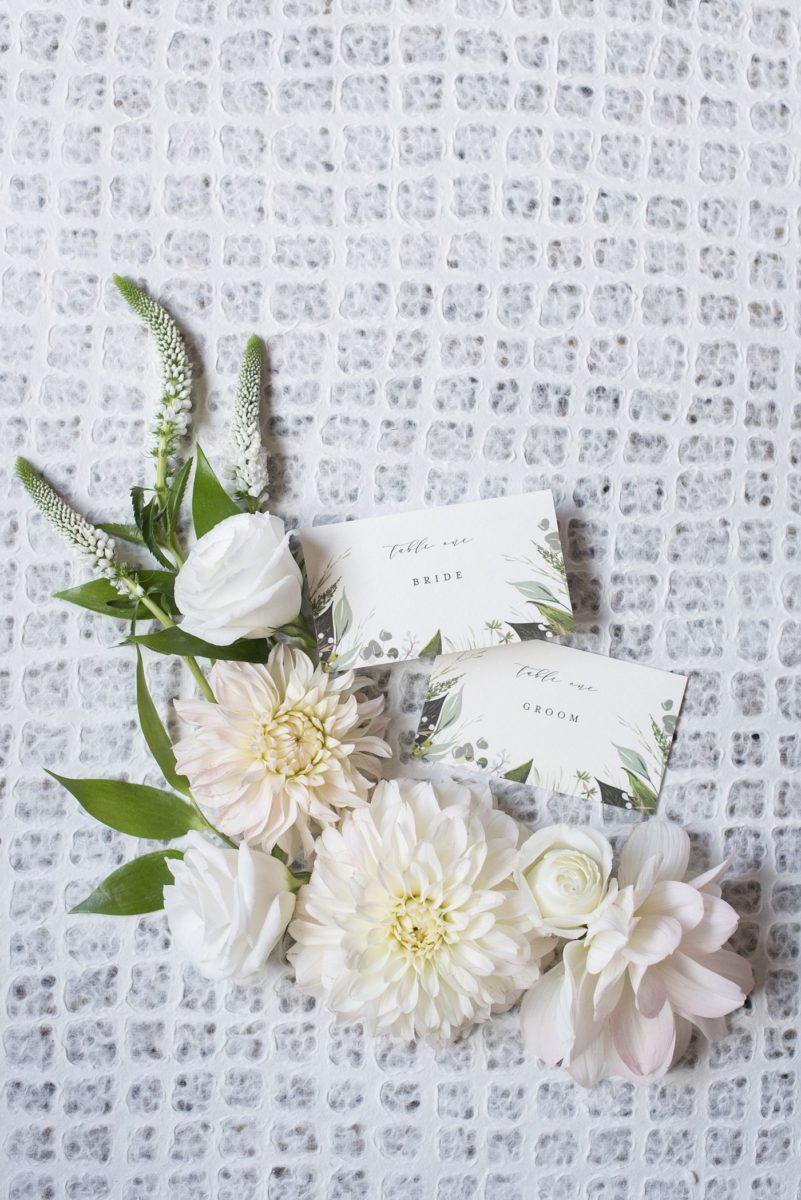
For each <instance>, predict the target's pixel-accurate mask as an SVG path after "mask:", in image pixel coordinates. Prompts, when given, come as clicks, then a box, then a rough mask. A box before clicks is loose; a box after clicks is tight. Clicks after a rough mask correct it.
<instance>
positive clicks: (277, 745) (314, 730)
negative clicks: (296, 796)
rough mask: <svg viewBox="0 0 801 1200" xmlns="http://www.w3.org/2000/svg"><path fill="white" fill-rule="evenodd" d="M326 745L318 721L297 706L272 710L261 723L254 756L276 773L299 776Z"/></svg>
mask: <svg viewBox="0 0 801 1200" xmlns="http://www.w3.org/2000/svg"><path fill="white" fill-rule="evenodd" d="M325 748H326V737H325V729H324V728H323V725H322V723H321V722H320V720H319V719H318V718H317V717H315V716H310V715H309V713H307V712H304V711H303V710H302V709H299V708H291V709H289V710H288V711H287V712H278V713H276V714H275V715H274V716H273V718H272V720H271V721H269V722H267V723H265V724H264V725H262V726H261V737H260V744H259V745H258V747H257V754H258V757H259V758H260V759H261V760H262V762H263V763H264V765H265V766H266V767H267V768H268V770H270V771H272V772H274V773H275V774H276V775H285V776H292V775H303V774H305V773H306V772H308V771H309V770H310V769H311V768H312V767H313V766H315V765H316V764H317V763H318V762H319V761H320V759H321V758H322V756H323V753H324V751H325Z"/></svg>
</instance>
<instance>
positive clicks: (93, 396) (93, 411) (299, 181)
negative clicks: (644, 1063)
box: [0, 0, 801, 1200]
mask: <svg viewBox="0 0 801 1200" xmlns="http://www.w3.org/2000/svg"><path fill="white" fill-rule="evenodd" d="M794 10H796V6H795V4H793V3H792V2H791V0H787V2H786V4H785V5H781V4H776V3H770V2H766V3H758V2H756V0H754V2H753V3H752V2H749V0H505V2H504V0H336V3H334V0H284V2H283V3H282V2H281V0H272V2H271V3H268V2H267V0H216V3H215V2H214V0H109V2H108V3H104V2H103V0H97V2H95V3H93V2H91V0H83V2H79V0H74V2H73V3H67V2H66V0H52V2H48V0H40V2H39V3H34V4H32V5H31V6H30V7H28V6H27V5H26V4H24V3H23V2H22V0H11V3H10V8H9V3H8V0H6V2H5V4H3V3H2V2H0V97H1V99H2V111H1V113H0V207H1V208H2V217H3V221H2V224H3V226H4V230H3V233H2V238H1V239H0V247H1V249H0V253H1V254H2V264H1V268H0V276H1V284H2V328H1V329H0V422H2V440H3V445H4V450H6V451H10V450H13V451H15V452H17V451H24V452H25V453H26V454H28V455H29V456H30V457H31V458H33V459H34V461H36V462H37V463H38V464H39V465H40V466H42V467H43V468H45V469H46V470H47V472H48V473H49V475H50V477H51V479H52V480H53V481H54V482H56V483H58V484H59V485H60V486H61V487H62V488H63V490H64V491H65V493H66V494H68V495H69V496H70V497H71V498H73V499H74V500H75V501H76V502H79V503H80V504H81V505H82V506H84V507H85V508H86V510H87V511H88V512H89V513H90V514H91V515H93V516H96V517H99V516H101V514H102V515H104V516H106V517H110V516H118V517H120V516H122V515H123V508H122V503H121V501H122V497H123V496H124V495H125V493H126V491H127V489H128V487H129V486H130V485H131V484H132V483H134V482H140V481H144V479H145V477H146V474H147V461H146V460H145V458H144V457H143V454H142V447H143V444H144V430H145V426H146V420H147V411H148V407H149V405H150V403H151V400H152V398H153V397H154V395H155V388H156V383H157V371H156V365H155V362H154V358H153V355H152V352H151V348H150V346H149V344H148V342H147V340H146V337H145V336H144V334H143V332H142V331H141V329H140V328H138V326H137V324H136V322H135V321H134V320H132V319H131V316H130V314H129V313H128V312H127V311H126V310H125V309H124V306H123V305H122V304H121V302H120V301H119V299H118V298H117V297H116V295H115V293H114V291H113V289H112V288H111V287H110V284H109V277H110V274H111V272H112V271H118V272H121V273H124V274H130V275H132V276H134V277H136V278H137V279H139V280H142V281H144V280H147V281H148V282H149V284H150V285H151V287H152V288H153V290H154V291H155V292H156V293H157V294H158V295H159V296H160V298H161V299H162V300H163V301H164V302H165V303H167V304H168V305H169V306H170V308H171V310H172V311H173V313H174V314H175V315H176V316H177V317H178V318H179V319H180V321H181V322H182V324H183V326H184V328H185V329H186V331H187V333H188V335H189V336H190V337H191V339H192V341H193V345H194V347H195V349H196V353H197V360H198V365H199V367H200V364H201V363H202V364H203V365H204V366H205V368H206V374H205V377H203V378H202V379H201V383H200V386H199V388H198V420H199V424H200V429H201V436H202V440H203V442H204V444H205V445H206V447H207V449H209V450H210V451H212V452H213V451H215V449H218V448H219V447H220V446H221V445H222V441H223V437H224V428H225V424H226V412H227V406H228V403H229V400H230V396H231V389H232V385H233V380H234V377H235V371H236V367H237V363H238V358H239V354H240V352H241V349H242V346H243V344H244V340H245V337H246V335H247V334H248V333H249V332H251V331H253V330H256V331H258V332H261V333H262V334H263V335H265V337H267V338H268V340H269V347H270V359H271V372H272V385H271V393H270V397H269V404H268V405H267V406H266V408H267V410H268V412H267V426H268V431H269V438H270V444H271V448H272V450H273V453H274V478H275V486H274V493H275V500H276V507H277V508H278V509H279V510H280V511H282V512H284V513H285V514H287V515H290V516H292V517H293V518H297V519H298V520H303V521H309V520H311V519H314V518H323V517H330V516H342V515H363V514H368V513H374V512H378V511H381V510H387V511H389V510H394V509H397V508H399V507H402V506H410V507H414V506H418V505H421V504H442V503H448V502H451V501H455V500H459V499H461V498H476V497H479V496H491V495H497V494H499V493H503V492H506V491H516V490H520V489H524V488H534V487H538V486H541V485H542V484H543V483H550V484H551V485H552V486H553V488H554V490H555V493H556V496H557V508H558V510H559V512H560V515H561V521H562V529H563V534H564V539H565V545H566V551H567V554H568V558H569V562H570V566H571V572H572V592H573V598H574V604H575V606H576V608H577V610H578V614H579V618H580V621H581V628H582V634H581V636H580V637H579V642H580V644H582V643H583V644H586V645H588V646H590V645H591V646H594V647H600V648H604V649H607V648H611V649H612V651H613V652H614V653H615V654H618V655H621V656H625V657H629V658H633V659H638V660H642V661H644V662H650V663H654V664H656V665H661V666H665V667H670V668H674V669H677V670H689V671H690V672H691V682H690V687H689V694H688V699H687V702H686V704H685V711H684V716H683V719H682V722H681V727H680V734H679V738H678V742H677V745H676V747H675V748H674V754H673V760H672V766H671V769H670V772H669V776H668V785H667V788H666V792H665V794H664V801H663V811H664V812H666V813H667V814H668V815H670V816H674V817H676V818H678V819H681V820H684V821H685V822H686V823H687V824H688V825H689V826H690V828H691V830H692V832H693V836H694V840H695V843H696V852H697V853H696V856H697V859H698V861H699V862H705V861H708V860H709V859H710V858H712V857H714V856H716V855H718V854H719V853H721V852H726V853H729V854H731V855H732V856H733V870H732V876H731V878H732V882H731V884H730V885H729V894H730V896H731V897H732V898H733V900H734V902H735V903H736V904H737V905H738V906H739V908H740V910H741V912H742V913H743V918H744V919H743V924H742V929H741V932H740V935H739V939H738V940H739V946H740V948H741V949H742V950H743V951H744V952H747V953H749V954H751V955H752V956H753V960H754V964H755V969H756V972H757V979H758V990H757V993H756V995H755V997H754V999H753V1002H752V1005H751V1006H750V1008H749V1009H748V1010H746V1011H744V1012H743V1013H741V1014H739V1015H738V1016H737V1017H736V1018H735V1019H734V1020H733V1021H732V1025H731V1034H730V1036H729V1037H728V1038H727V1039H726V1041H724V1042H723V1043H721V1044H719V1045H717V1046H716V1047H714V1048H713V1049H711V1050H710V1049H709V1048H708V1047H706V1046H703V1045H699V1046H693V1047H691V1050H690V1053H689V1055H688V1057H687V1059H686V1060H685V1062H684V1063H683V1064H682V1065H681V1066H680V1067H679V1068H678V1069H677V1070H676V1071H675V1073H674V1074H673V1075H672V1076H670V1078H669V1079H668V1080H667V1081H666V1082H665V1083H664V1084H662V1085H659V1086H655V1087H653V1088H651V1089H650V1090H647V1091H644V1092H636V1091H635V1090H634V1089H632V1088H631V1087H630V1086H628V1085H607V1086H604V1087H602V1088H600V1089H598V1090H597V1091H595V1092H593V1093H590V1094H584V1093H581V1092H580V1091H579V1090H577V1089H576V1088H575V1087H574V1086H573V1085H572V1083H571V1082H570V1081H569V1080H566V1079H565V1078H562V1077H560V1076H558V1075H557V1074H556V1073H553V1072H544V1071H542V1070H540V1069H539V1068H538V1067H537V1065H536V1064H535V1063H534V1062H532V1061H530V1060H528V1059H526V1058H525V1057H524V1055H523V1053H522V1051H521V1047H520V1044H519V1041H518V1038H517V1032H516V1022H515V1018H514V1016H513V1015H510V1016H507V1017H504V1018H501V1019H498V1020H497V1021H496V1022H494V1023H493V1024H491V1025H489V1026H488V1027H485V1029H484V1030H483V1031H481V1032H479V1033H477V1034H474V1035H473V1036H472V1037H470V1038H468V1039H467V1040H466V1041H464V1042H463V1043H461V1044H460V1045H457V1046H455V1047H453V1048H451V1049H449V1050H447V1051H446V1052H443V1053H437V1054H435V1053H433V1052H431V1051H430V1050H428V1049H426V1048H424V1047H420V1046H412V1045H400V1046H398V1045H392V1044H389V1043H385V1042H379V1043H373V1042H371V1041H369V1040H367V1039H366V1038H365V1037H364V1035H363V1033H362V1031H361V1029H359V1028H358V1027H349V1028H345V1029H335V1028H334V1027H333V1026H332V1025H331V1023H330V1022H329V1020H328V1019H327V1017H326V1016H325V1015H324V1014H322V1013H320V1012H318V1011H316V1010H315V1007H314V1005H313V1003H312V1002H311V1001H309V1000H307V999H305V998H304V997H303V996H301V995H300V994H299V993H298V992H297V991H296V989H295V988H294V986H293V982H292V979H291V974H290V972H289V971H288V970H287V969H286V967H281V966H275V967H274V968H273V969H272V970H271V972H270V974H269V976H268V978H267V979H266V980H265V981H261V982H258V983H256V984H254V985H253V986H252V987H247V988H227V987H223V986H214V985H210V984H207V983H205V982H204V981H202V980H201V979H200V978H199V977H198V976H197V975H196V974H194V973H193V972H192V971H191V970H187V969H184V968H182V966H181V965H180V964H179V963H178V962H177V961H175V959H174V958H173V956H172V954H171V952H170V947H169V941H168V938H167V935H166V932H165V926H164V923H163V921H162V920H161V918H160V917H159V916H155V917H153V918H144V919H141V920H131V921H129V922H126V921H115V920H104V919H87V918H78V917H68V916H66V915H65V908H66V907H68V906H69V905H70V904H72V903H74V902H75V901H76V899H78V898H79V897H80V896H81V895H82V894H84V893H85V892H86V891H87V890H88V889H89V888H90V887H91V886H92V885H93V884H94V883H95V882H96V880H97V879H98V878H100V877H102V875H104V874H106V873H107V872H108V871H109V870H110V869H111V868H112V867H113V866H114V865H116V864H118V863H119V862H121V861H122V860H123V859H125V858H127V857H130V856H131V855H132V853H133V852H134V850H135V849H136V847H134V846H133V845H132V844H131V842H130V840H129V839H126V838H124V837H122V836H121V835H116V834H113V833H111V832H109V831H105V830H103V829H101V828H100V827H98V826H96V825H93V824H91V823H89V822H87V820H85V819H83V818H82V816H81V815H80V814H79V812H78V811H76V805H75V804H74V803H73V801H72V800H71V798H70V797H69V796H67V795H66V794H65V793H62V792H60V791H59V790H57V789H56V788H55V787H54V786H51V785H50V784H49V783H48V782H46V781H45V778H44V777H43V773H42V768H43V767H44V766H45V765H48V766H51V767H54V768H56V769H58V770H60V771H63V772H64V773H65V774H76V775H77V774H87V775H92V774H101V773H103V772H109V773H111V772H112V771H115V770H118V771H125V772H127V773H129V774H130V775H131V776H132V777H139V778H141V777H142V774H143V773H144V772H145V771H149V770H150V768H149V766H148V763H147V759H146V757H145V754H144V752H143V749H142V745H141V741H140V738H139V736H138V732H137V729H136V725H135V723H134V721H133V719H132V711H133V709H132V701H133V671H132V666H133V664H132V662H131V659H130V657H129V656H128V655H127V654H125V653H123V652H120V651H115V650H113V649H111V648H110V647H111V645H112V644H113V643H114V642H115V641H116V640H117V637H118V631H116V630H112V629H109V628H108V627H104V626H103V624H102V622H100V621H99V620H95V619H93V618H92V617H91V616H89V615H88V614H86V615H82V614H81V613H79V612H78V611H77V610H68V609H67V608H66V607H65V606H62V607H59V606H58V605H57V604H55V603H53V602H51V601H50V600H49V599H48V597H49V594H50V593H51V592H52V591H53V590H55V589H57V588H61V587H64V586H68V585H69V584H70V582H77V580H78V579H79V578H81V574H80V570H79V568H77V567H76V566H75V564H74V563H73V562H72V560H71V559H70V558H69V556H68V554H67V553H66V552H65V551H64V549H63V547H62V546H61V545H59V544H57V543H56V542H55V540H54V539H53V538H52V537H51V536H50V535H49V534H48V533H47V531H46V530H45V529H44V528H43V526H42V524H41V522H40V521H39V520H37V519H36V518H35V517H33V516H32V514H31V512H30V511H29V509H28V508H27V507H26V505H25V504H24V503H23V501H22V497H21V494H20V489H19V488H18V487H17V486H16V485H15V483H14V481H13V479H12V476H11V464H10V457H8V456H5V457H4V460H3V466H2V475H1V476H0V480H1V482H0V486H1V487H2V497H3V499H2V515H1V521H2V524H1V525H0V529H1V530H2V544H3V549H4V554H3V558H2V565H1V566H0V595H1V597H2V610H1V612H0V636H1V637H2V649H3V651H4V662H3V666H2V668H1V669H0V755H2V761H3V767H4V770H5V772H6V774H7V782H6V783H5V784H4V785H3V791H2V796H1V798H0V803H1V804H2V824H1V825H0V839H1V841H2V869H0V901H1V904H0V910H1V911H2V913H3V917H2V933H1V934H0V962H1V963H2V969H1V974H0V978H1V979H2V983H1V984H0V990H1V991H2V999H0V1008H1V1010H2V1011H0V1022H1V1023H2V1053H3V1069H2V1091H1V1092H0V1159H2V1161H3V1164H4V1165H3V1166H2V1168H0V1193H1V1194H2V1195H3V1196H4V1197H5V1196H7V1197H9V1198H13V1200H23V1198H25V1200H46V1198H47V1200H49V1198H51V1197H59V1198H60V1197H66V1198H69V1200H79V1198H89V1197H92V1198H94V1200H105V1198H106V1197H109V1198H115V1200H116V1198H120V1200H148V1198H151V1197H153V1198H155V1197H170V1198H171V1200H190V1198H192V1200H201V1198H205V1197H212V1196H214V1197H220V1198H222V1197H236V1200H248V1198H250V1197H259V1198H262V1197H266V1198H269V1200H316V1198H317V1197H319V1198H321V1200H323V1198H325V1200H329V1198H330V1200H334V1198H337V1200H345V1198H346V1197H347V1198H353V1200H400V1198H403V1200H429V1198H430V1200H640V1198H647V1200H696V1198H698V1200H741V1198H743V1200H745V1198H748V1200H766V1198H769V1200H796V1197H797V1196H798V1194H799V1193H798V1192H797V1190H796V1189H797V1178H798V1165H797V1164H798V1155H799V1149H800V1148H799V1123H798V1107H799V1086H798V1042H797V1022H798V1013H799V1003H800V1002H801V1001H800V999H799V978H798V972H799V964H798V960H799V953H800V952H801V773H800V772H799V767H801V726H800V725H799V719H801V677H800V676H799V663H801V469H799V460H800V459H801V432H799V431H800V430H801V401H800V400H799V380H800V379H801V358H800V356H799V350H798V344H799V343H798V333H799V328H798V325H799V312H798V293H799V276H800V275H801V256H800V247H799V204H800V203H801V195H800V194H799V154H798V140H797V129H798V124H799V119H801V99H800V97H799V68H800V67H801V53H800V52H799V33H800V31H799V17H798V13H797V11H794ZM212 456H214V455H212ZM217 461H218V462H219V458H218V459H217ZM151 679H152V682H153V686H154V689H156V690H157V692H158V694H159V695H160V696H161V697H162V699H163V700H164V701H165V702H166V699H167V697H168V696H169V695H170V694H174V692H175V691H176V689H177V688H178V686H179V685H180V683H181V681H180V680H179V678H178V676H177V675H176V674H175V673H174V672H173V671H171V670H170V668H169V667H168V666H167V665H166V664H165V663H164V662H153V663H152V664H151ZM421 684H422V678H421V676H420V675H419V673H417V672H415V671H414V670H413V669H409V670H406V671H405V672H401V674H399V675H397V676H395V677H394V678H393V689H392V690H393V694H394V702H395V704H396V705H397V706H398V708H399V710H402V712H403V714H404V715H403V716H402V718H401V722H400V723H401V725H405V726H406V727H409V726H411V725H412V723H413V722H414V720H415V718H416V715H417V714H416V705H417V703H418V702H419V699H420V696H421ZM401 740H403V734H402V731H401ZM151 778H153V776H152V775H151ZM507 802H508V803H510V804H512V805H513V807H514V810H515V811H516V812H518V813H519V814H520V815H522V816H527V817H534V816H536V815H540V816H545V817H548V816H550V817H558V816H565V815H566V816H568V817H573V818H577V819H584V818H585V817H586V816H587V815H588V814H587V810H586V809H583V808H582V807H581V805H580V804H578V802H569V801H566V800H562V799H560V798H558V797H548V796H547V795H543V794H534V793H531V792H526V791H523V792H520V791H519V790H518V793H517V794H516V795H515V794H512V795H510V796H509V797H508V799H507ZM594 817H595V819H600V814H597V813H596V814H594ZM605 817H606V819H607V822H608V824H609V825H610V827H614V826H615V824H616V823H617V822H619V819H620V817H619V814H616V813H607V814H605Z"/></svg>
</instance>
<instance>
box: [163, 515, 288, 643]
mask: <svg viewBox="0 0 801 1200" xmlns="http://www.w3.org/2000/svg"><path fill="white" fill-rule="evenodd" d="M301 586H302V576H301V573H300V568H299V567H298V564H297V563H296V562H295V559H294V558H293V557H292V551H291V550H290V549H289V536H288V534H286V533H285V531H284V523H283V521H281V520H280V519H279V518H278V517H273V516H270V514H269V513H239V514H238V515H237V516H234V517H226V518H225V520H223V521H220V523H219V524H218V525H215V526H214V528H213V529H210V530H209V532H208V533H206V534H204V535H203V537H202V538H199V539H198V541H197V542H196V543H195V545H194V546H193V547H192V549H191V550H190V552H189V555H188V556H187V559H186V562H185V563H184V565H183V566H182V567H181V569H180V571H179V572H178V574H177V576H176V578H175V602H176V604H177V605H178V608H179V609H180V611H181V612H182V613H183V618H184V619H183V621H182V623H181V628H182V629H184V630H186V632H187V633H191V634H194V636H195V637H199V638H203V640H204V641H207V642H212V643H213V644H214V645H216V646H230V645H231V643H232V642H235V641H236V640H237V638H257V637H259V638H263V637H269V636H270V635H271V634H272V633H274V632H275V630H276V629H280V627H281V626H282V625H286V624H288V623H289V622H290V621H292V620H294V618H295V617H296V616H297V615H298V613H299V612H300V602H301Z"/></svg>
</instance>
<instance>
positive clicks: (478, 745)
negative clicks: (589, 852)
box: [412, 640, 686, 813]
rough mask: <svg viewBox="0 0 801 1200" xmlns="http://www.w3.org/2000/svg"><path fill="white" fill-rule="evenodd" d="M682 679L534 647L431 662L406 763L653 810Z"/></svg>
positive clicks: (549, 645)
mask: <svg viewBox="0 0 801 1200" xmlns="http://www.w3.org/2000/svg"><path fill="white" fill-rule="evenodd" d="M685 684H686V680H685V679H684V678H683V677H682V676H679V675H674V674H672V673H670V672H666V671H656V670H654V669H653V668H651V667H642V666H638V665H636V664H633V663H629V662H622V661H619V660H617V659H613V658H607V657H605V656H603V655H599V654H590V653H588V652H586V651H582V650H575V649H572V648H570V647H567V646H563V645H559V644H558V643H555V642H546V641H543V640H539V641H531V642H527V643H524V644H520V643H517V644H510V645H507V646H505V647H503V648H502V649H500V650H494V651H493V652H492V653H488V652H486V651H478V652H475V653H464V654H458V655H452V656H448V657H445V658H442V659H440V660H439V661H438V662H437V664H436V667H435V668H434V671H433V673H432V675H431V678H430V680H429V685H428V690H427V693H426V697H425V701H424V703H423V709H422V713H421V715H420V721H419V724H418V728H417V732H416V734H415V738H414V743H413V747H412V756H413V757H414V758H419V759H425V760H426V761H429V762H441V763H448V764H450V765H453V766H461V767H475V768H476V769H477V770H480V771H485V772H488V773H490V774H494V775H499V776H502V777H503V778H505V779H509V780H512V781H515V782H518V783H529V784H531V785H533V786H536V787H542V788H546V789H548V790H551V791H554V792H562V793H564V794H566V795H573V796H579V797H581V798H582V799H586V800H596V801H600V802H601V803H603V804H614V805H617V806H619V807H622V808H627V809H632V810H635V811H638V812H644V813H652V812H654V811H655V810H656V807H657V802H658V798H659V790H660V788H661V785H662V780H663V778H664V774H665V769H666V767H667V763H668V758H669V756H670V748H671V745H672V742H673V737H674V734H675V731H676V724H677V720H678V713H679V709H680V707H681V701H682V697H683V694H684V688H685Z"/></svg>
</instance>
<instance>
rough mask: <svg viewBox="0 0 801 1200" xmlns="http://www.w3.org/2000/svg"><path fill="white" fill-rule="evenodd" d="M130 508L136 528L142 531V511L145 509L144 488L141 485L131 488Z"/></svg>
mask: <svg viewBox="0 0 801 1200" xmlns="http://www.w3.org/2000/svg"><path fill="white" fill-rule="evenodd" d="M131 508H132V509H133V515H134V521H135V522H136V528H137V529H138V530H139V532H140V533H141V532H142V513H143V512H144V509H145V489H144V488H143V487H132V488H131Z"/></svg>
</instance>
